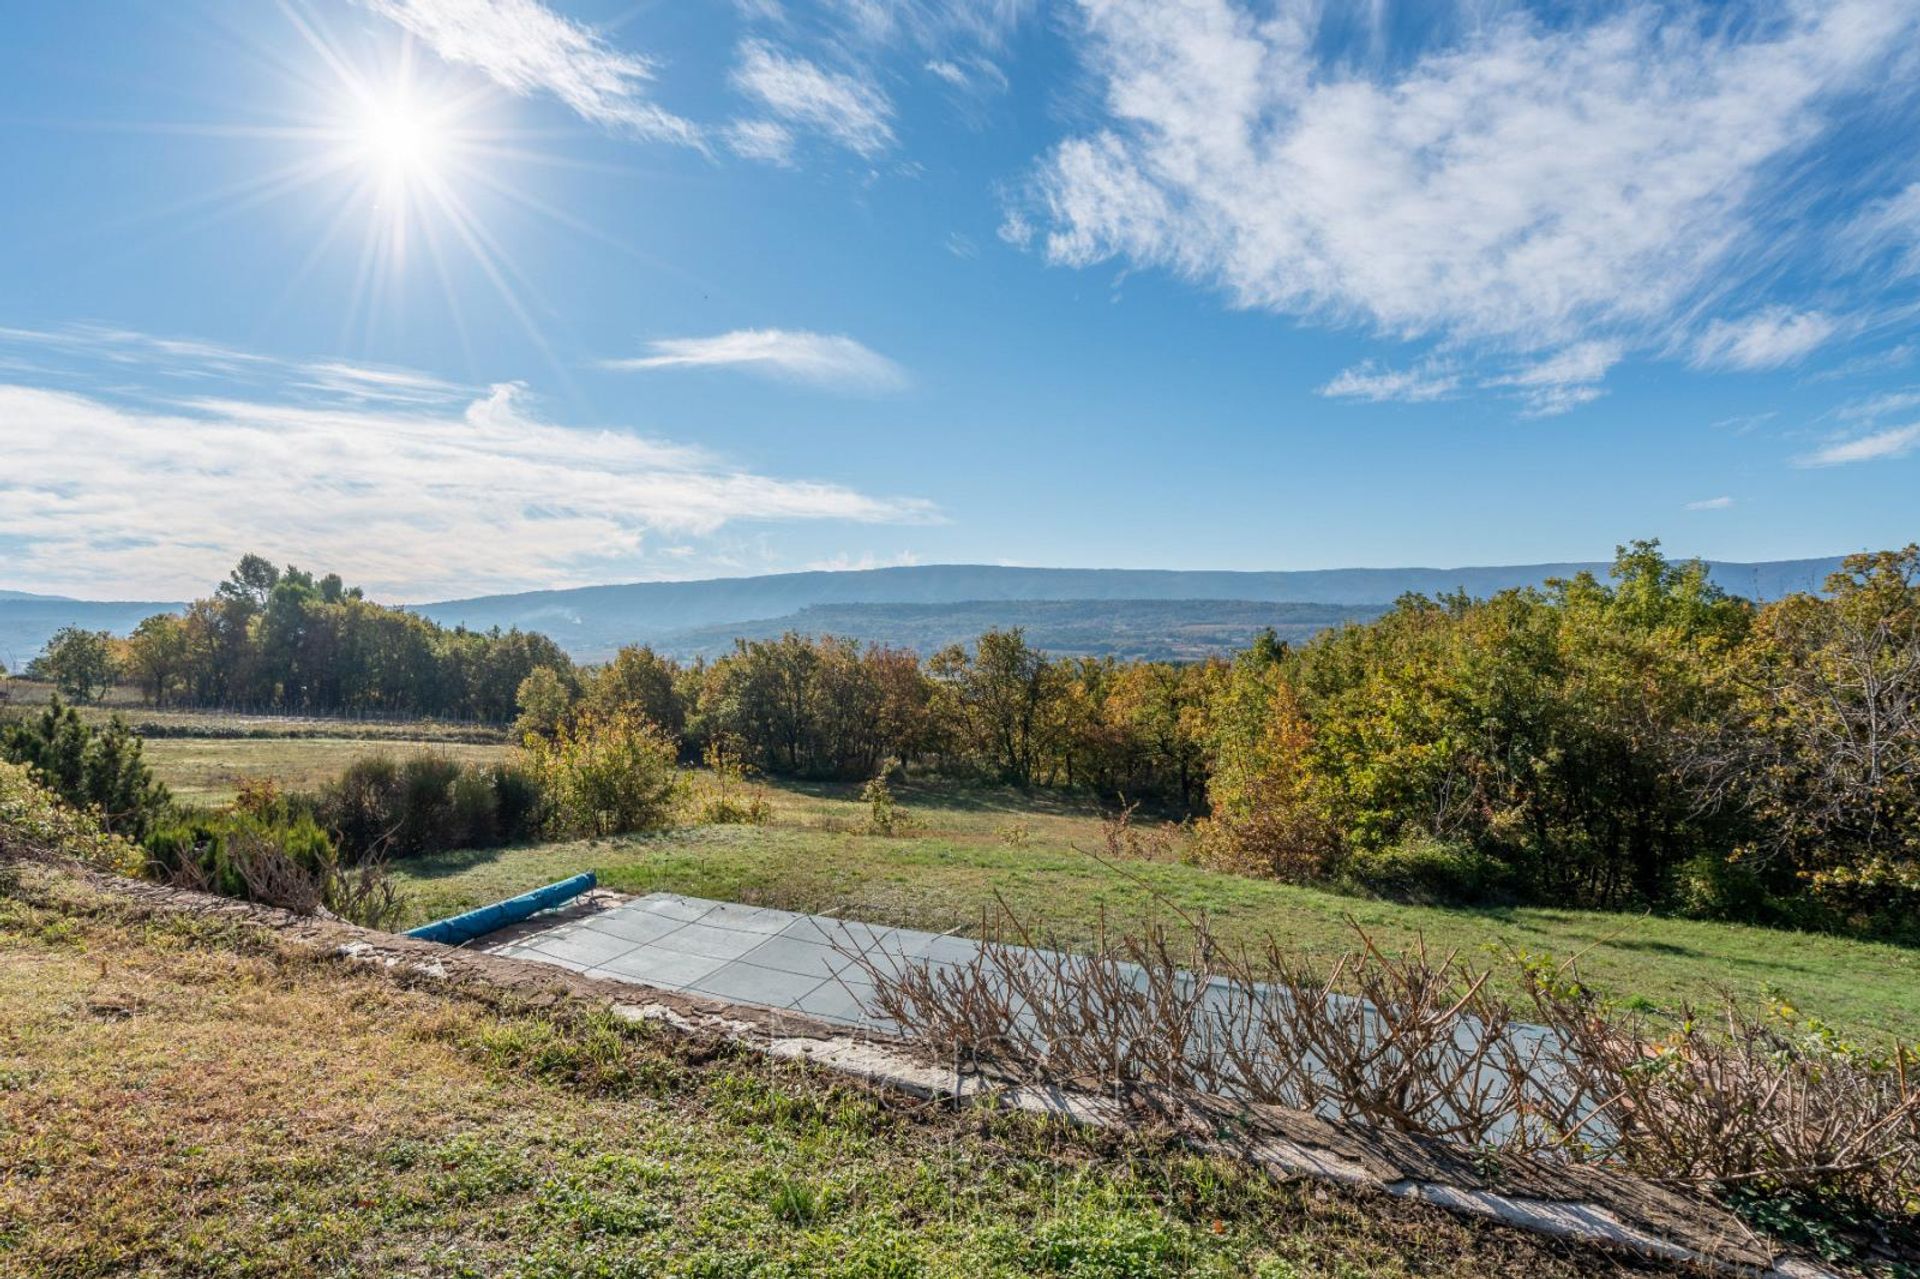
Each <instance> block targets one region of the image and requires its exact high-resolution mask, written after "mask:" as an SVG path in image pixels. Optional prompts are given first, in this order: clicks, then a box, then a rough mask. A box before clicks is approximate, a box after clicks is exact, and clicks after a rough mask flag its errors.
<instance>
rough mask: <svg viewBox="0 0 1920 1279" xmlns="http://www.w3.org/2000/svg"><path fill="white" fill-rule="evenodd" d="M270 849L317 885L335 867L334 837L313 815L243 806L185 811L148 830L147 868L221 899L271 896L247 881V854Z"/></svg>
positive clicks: (275, 902)
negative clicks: (261, 810)
mask: <svg viewBox="0 0 1920 1279" xmlns="http://www.w3.org/2000/svg"><path fill="white" fill-rule="evenodd" d="M263 848H264V849H270V850H271V851H272V852H273V853H275V854H277V855H278V856H279V857H281V858H284V859H285V860H286V862H287V863H289V864H290V865H291V866H292V867H294V868H296V870H297V871H298V872H300V873H302V874H304V875H306V876H310V877H312V878H313V879H314V880H315V882H316V883H317V882H318V881H319V880H320V879H322V878H324V877H325V876H326V875H328V874H329V873H330V872H331V871H332V870H333V869H334V867H335V853H334V846H333V841H332V840H331V839H329V838H328V837H327V832H326V831H325V830H323V829H321V827H320V825H319V824H318V823H317V822H315V821H314V820H313V818H312V817H310V816H308V815H306V814H304V813H302V814H288V813H285V812H281V813H276V814H262V813H257V812H249V811H246V810H245V809H242V808H238V807H236V808H230V809H220V810H210V809H185V810H181V811H179V812H177V813H175V814H173V815H172V816H171V817H170V818H168V819H167V820H166V821H163V822H161V823H160V824H158V825H156V826H155V827H154V829H153V830H152V831H150V832H148V835H147V838H146V849H147V854H148V857H149V859H150V860H149V869H150V870H151V871H152V872H153V873H155V874H156V875H158V876H159V877H160V878H163V879H168V880H171V881H173V882H175V883H180V884H184V885H186V886H189V887H194V888H199V889H203V890H204V891H207V892H212V893H218V894H219V895H220V896H222V897H237V898H241V899H243V900H265V901H267V902H268V904H269V905H275V906H281V905H291V903H289V902H285V901H273V900H269V898H268V897H267V896H266V895H263V894H262V893H261V892H259V891H258V889H257V886H256V885H254V884H250V883H249V872H250V871H251V870H252V869H253V866H252V864H251V862H250V860H249V859H250V858H255V857H258V856H259V855H260V854H261V852H262V850H263Z"/></svg>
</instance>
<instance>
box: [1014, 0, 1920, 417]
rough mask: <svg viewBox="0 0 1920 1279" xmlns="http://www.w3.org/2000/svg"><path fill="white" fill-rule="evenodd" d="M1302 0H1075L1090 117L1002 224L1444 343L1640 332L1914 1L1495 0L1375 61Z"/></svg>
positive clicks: (1674, 314) (1770, 342)
mask: <svg viewBox="0 0 1920 1279" xmlns="http://www.w3.org/2000/svg"><path fill="white" fill-rule="evenodd" d="M1321 12H1322V7H1321V6H1315V5H1310V4H1300V5H1289V4H1281V5H1278V6H1259V7H1258V8H1257V9H1256V8H1255V7H1253V6H1250V5H1247V4H1243V3H1241V2H1240V0H1186V2H1185V3H1181V4H1167V3H1162V2H1160V0H1081V4H1080V13H1081V15H1082V17H1083V19H1084V25H1085V34H1086V40H1085V43H1084V50H1085V54H1084V56H1085V60H1086V62H1087V66H1088V69H1089V71H1090V72H1091V73H1092V74H1093V76H1094V78H1095V81H1096V83H1097V84H1098V85H1099V87H1100V89H1101V91H1102V95H1103V106H1104V111H1105V119H1104V121H1103V122H1102V123H1101V124H1100V125H1098V126H1095V127H1092V128H1089V129H1087V130H1084V131H1082V132H1081V133H1079V134H1078V135H1076V136H1071V137H1069V138H1067V139H1066V140H1064V141H1062V142H1061V143H1059V144H1058V146H1057V147H1056V148H1055V149H1054V150H1053V151H1052V152H1051V153H1050V154H1048V155H1047V156H1046V157H1045V158H1044V160H1043V161H1042V163H1041V164H1040V165H1039V167H1038V169H1037V170H1036V172H1035V174H1034V177H1033V180H1032V182H1031V184H1030V186H1029V187H1028V188H1027V189H1026V190H1025V192H1024V194H1023V195H1022V196H1021V197H1020V198H1017V199H1016V200H1015V201H1014V202H1013V203H1012V206H1011V208H1010V211H1009V223H1008V227H1007V229H1006V232H1005V234H1006V235H1007V237H1008V238H1009V239H1010V240H1013V241H1014V242H1016V243H1017V242H1020V241H1021V240H1022V239H1023V238H1024V237H1025V235H1027V234H1031V233H1034V232H1037V235H1035V236H1034V239H1035V242H1036V243H1037V244H1038V245H1039V246H1040V248H1041V250H1042V251H1043V252H1044V253H1045V254H1046V256H1047V257H1048V259H1049V260H1051V261H1053V262H1055V263H1059V264H1064V265H1070V266H1087V265H1090V264H1093V263H1098V262H1102V261H1106V260H1110V259H1119V260H1122V261H1125V262H1128V263H1132V264H1136V265H1148V266H1154V267H1160V268H1164V269H1167V270H1169V271H1172V272H1174V273H1176V274H1178V275H1180V276H1182V277H1184V278H1187V279H1189V280H1192V281H1195V282H1198V283H1201V284H1204V285H1206V286H1209V287H1212V288H1216V289H1218V290H1220V291H1221V292H1223V293H1224V294H1225V295H1226V296H1227V297H1228V298H1229V299H1230V300H1231V302H1232V303H1233V304H1235V305H1237V306H1242V307H1252V308H1262V309H1267V310H1272V311H1276V312H1281V313H1286V314H1292V315H1299V316H1307V317H1311V318H1315V319H1319V320H1324V321H1329V322H1334V323H1358V324H1361V325H1364V326H1365V327H1367V328H1369V329H1371V330H1373V331H1375V332H1378V333H1382V334H1386V335H1389V336H1393V337H1397V338H1402V339H1412V338H1420V337H1436V336H1437V337H1440V338H1443V339H1445V340H1447V341H1448V342H1449V343H1450V344H1451V349H1452V350H1454V351H1456V352H1463V351H1466V350H1469V349H1473V348H1475V347H1480V348H1485V349H1488V350H1491V351H1492V352H1494V353H1496V354H1497V353H1511V352H1513V351H1516V350H1519V351H1531V350H1540V349H1549V348H1553V347H1566V346H1569V345H1572V344H1577V343H1582V342H1590V341H1595V340H1602V341H1618V342H1622V343H1625V344H1626V346H1628V347H1634V346H1642V345H1645V346H1663V345H1665V344H1666V343H1667V342H1668V341H1670V340H1671V335H1672V332H1673V331H1674V329H1675V328H1676V327H1677V326H1682V325H1684V324H1686V323H1687V322H1688V317H1689V316H1691V315H1694V314H1696V313H1697V309H1698V308H1700V307H1701V306H1703V305H1710V304H1711V303H1712V302H1713V301H1714V299H1717V298H1720V297H1723V296H1724V295H1726V294H1727V293H1728V292H1729V291H1730V290H1732V289H1733V288H1734V286H1736V285H1737V284H1739V283H1740V282H1741V280H1742V279H1743V278H1744V277H1742V276H1740V274H1739V273H1740V271H1741V269H1742V268H1743V267H1745V266H1747V265H1748V264H1749V263H1750V262H1754V261H1760V260H1764V258H1765V255H1764V254H1763V253H1751V254H1750V252H1749V251H1750V250H1754V249H1755V248H1756V245H1757V244H1758V243H1759V242H1760V241H1761V240H1762V236H1761V234H1760V232H1761V230H1762V229H1763V228H1764V227H1765V225H1766V224H1767V221H1768V219H1769V218H1770V217H1772V216H1774V214H1775V213H1776V212H1777V206H1778V205H1779V204H1780V203H1781V201H1783V200H1785V199H1787V198H1788V197H1790V196H1791V194H1792V192H1791V191H1782V190H1780V189H1778V188H1777V186H1776V185H1775V184H1773V182H1772V179H1773V178H1774V175H1775V174H1776V172H1777V171H1778V168H1779V166H1780V165H1781V163H1782V162H1783V161H1784V160H1785V159H1787V158H1788V157H1790V156H1794V155H1796V154H1798V153H1799V152H1801V151H1802V150H1803V149H1804V148H1805V147H1806V146H1807V145H1808V144H1810V143H1812V142H1813V141H1815V140H1816V139H1818V138H1820V137H1821V136H1822V134H1823V131H1824V130H1825V129H1826V128H1827V127H1828V123H1829V115H1828V112H1827V110H1826V108H1827V106H1828V103H1829V102H1830V101H1833V100H1836V99H1837V98H1838V96H1839V95H1840V94H1841V93H1843V92H1845V91H1847V90H1850V89H1854V88H1860V87H1865V86H1875V85H1876V81H1875V75H1876V72H1877V71H1878V70H1879V69H1880V68H1882V67H1883V66H1884V65H1885V64H1886V61H1887V59H1888V58H1889V57H1890V56H1892V54H1893V53H1894V52H1896V51H1897V50H1899V49H1900V48H1901V47H1902V45H1903V42H1904V41H1906V40H1908V39H1911V34H1912V31H1913V28H1914V27H1915V26H1916V24H1917V23H1920V9H1916V8H1915V6H1913V5H1912V4H1911V3H1909V2H1908V0H1837V2H1836V3H1831V4H1820V5H1813V4H1805V5H1788V6H1780V7H1779V8H1778V9H1777V10H1772V11H1770V16H1769V18H1768V20H1767V21H1764V22H1762V21H1757V20H1756V21H1753V22H1734V21H1726V22H1718V21H1709V20H1707V19H1706V17H1705V15H1704V14H1702V13H1699V12H1696V11H1695V10H1693V9H1691V8H1681V9H1679V10H1678V11H1677V12H1676V11H1661V10H1657V9H1656V8H1654V7H1652V6H1645V5H1636V6H1633V7H1631V8H1627V9H1625V10H1620V9H1616V8H1613V7H1605V6H1603V7H1601V8H1599V9H1598V10H1596V11H1595V12H1599V13H1601V14H1603V15H1605V16H1602V17H1600V18H1598V19H1596V20H1584V19H1576V20H1575V21H1573V22H1572V23H1571V24H1570V25H1565V26H1559V27H1553V26H1548V25H1545V24H1544V23H1542V22H1539V21H1537V20H1535V19H1533V18H1531V17H1529V16H1528V15H1527V14H1525V13H1523V12H1518V11H1509V12H1507V13H1505V14H1504V15H1502V16H1497V17H1495V18H1493V19H1490V20H1488V21H1486V22H1484V23H1479V24H1475V25H1473V26H1472V28H1471V29H1470V30H1469V31H1468V32H1467V33H1466V34H1464V35H1462V36H1461V37H1459V38H1458V39H1457V40H1455V41H1454V42H1453V43H1451V44H1446V45H1442V46H1436V47H1433V48H1430V49H1429V50H1427V51H1426V52H1424V53H1422V54H1419V55H1416V56H1414V57H1412V58H1411V59H1410V60H1408V61H1405V62H1402V63H1396V64H1395V69H1394V70H1392V71H1390V72H1387V71H1376V70H1369V69H1368V66H1367V64H1365V63H1362V64H1359V65H1356V64H1355V63H1354V62H1353V61H1352V60H1348V59H1341V60H1337V61H1330V60H1328V59H1327V58H1326V57H1325V56H1324V48H1325V44H1324V43H1323V41H1322V36H1323V34H1324V33H1323V31H1322V30H1321V28H1320V26H1319V25H1318V24H1319V17H1318V15H1319V14H1320V13H1321ZM1579 12H1583V13H1584V12H1587V11H1579ZM1374 65H1378V64H1374ZM1819 325H1820V321H1819V320H1814V319H1809V318H1805V317H1802V318H1800V319H1798V320H1797V321H1794V320H1783V321H1782V327H1781V331H1780V332H1777V333H1774V334H1772V335H1771V337H1770V338H1769V337H1766V336H1757V337H1755V338H1753V339H1752V341H1751V343H1750V344H1748V345H1746V346H1742V344H1741V343H1740V341H1739V339H1737V338H1736V339H1734V340H1732V341H1731V342H1728V343H1727V344H1726V345H1727V346H1728V352H1727V358H1729V359H1732V360H1739V359H1741V358H1743V357H1745V358H1748V359H1750V360H1752V361H1756V362H1757V361H1759V360H1761V359H1764V358H1767V356H1768V354H1771V355H1772V356H1773V357H1774V358H1780V359H1785V358H1789V356H1788V352H1789V348H1790V347H1792V346H1793V345H1794V344H1795V343H1798V345H1799V349H1800V350H1801V351H1804V350H1805V349H1810V346H1811V345H1814V344H1816V343H1815V341H1814V339H1815V337H1816V335H1819V336H1824V334H1820V333H1819ZM1720 341H1721V339H1719V338H1716V339H1715V345H1716V346H1717V345H1718V344H1719V343H1720ZM1595 393H1597V388H1595V387H1593V386H1592V385H1591V384H1589V383H1578V382H1566V383H1560V384H1553V385H1549V386H1548V387H1546V389H1545V390H1544V391H1543V397H1544V398H1543V401H1542V402H1543V404H1547V405H1551V403H1552V402H1554V399H1555V397H1557V398H1558V400H1559V401H1562V402H1564V401H1565V400H1567V399H1570V398H1578V397H1580V396H1590V395H1591V394H1595Z"/></svg>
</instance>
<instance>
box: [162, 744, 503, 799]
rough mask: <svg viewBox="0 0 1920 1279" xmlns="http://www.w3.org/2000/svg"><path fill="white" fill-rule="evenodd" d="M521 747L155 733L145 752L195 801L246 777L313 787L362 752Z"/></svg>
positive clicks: (221, 795)
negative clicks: (160, 734) (166, 735)
mask: <svg viewBox="0 0 1920 1279" xmlns="http://www.w3.org/2000/svg"><path fill="white" fill-rule="evenodd" d="M517 749H518V748H517V747H512V746H506V745H482V744H477V743H470V742H443V741H431V740H429V741H407V740H383V741H368V740H366V739H362V738H342V737H284V738H282V737H237V738H215V737H151V738H148V739H147V743H146V747H145V753H146V758H147V761H148V762H149V763H150V764H152V766H153V770H154V773H155V775H156V776H158V777H159V778H160V780H161V781H163V782H165V783H166V784H167V787H168V789H169V790H171V791H172V792H173V795H174V797H175V798H176V799H182V800H187V801H190V802H192V803H196V804H222V803H226V802H227V801H228V800H231V799H232V798H233V796H234V794H235V792H236V791H237V790H238V788H239V784H240V782H241V781H242V780H243V779H246V778H260V777H272V778H275V779H276V780H278V781H279V782H280V783H281V785H282V786H284V787H286V788H288V789H291V790H312V789H314V788H315V787H317V786H319V785H320V783H322V782H324V781H326V780H328V779H329V778H332V777H336V776H338V775H339V774H340V772H341V770H342V769H344V768H345V767H346V766H347V765H348V764H350V763H351V762H353V761H354V760H356V759H358V758H360V757H361V756H362V755H370V754H374V753H377V752H380V751H386V752H389V753H395V754H403V753H406V752H408V751H412V750H433V751H435V752H438V753H440V754H443V755H449V756H452V757H453V758H455V759H458V760H462V761H467V762H472V763H491V762H493V761H494V760H498V759H505V758H507V757H508V756H509V755H511V754H513V753H514V752H515V751H516V750H517Z"/></svg>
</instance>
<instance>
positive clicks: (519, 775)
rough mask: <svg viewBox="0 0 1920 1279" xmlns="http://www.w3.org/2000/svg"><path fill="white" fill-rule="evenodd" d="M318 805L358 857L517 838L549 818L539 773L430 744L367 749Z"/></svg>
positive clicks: (530, 833)
mask: <svg viewBox="0 0 1920 1279" xmlns="http://www.w3.org/2000/svg"><path fill="white" fill-rule="evenodd" d="M313 807H314V810H315V813H316V815H317V817H318V819H319V821H320V823H321V824H322V825H323V826H325V827H326V828H327V829H328V830H329V831H331V832H333V835H334V838H335V839H336V840H337V841H338V842H339V845H340V850H341V852H342V853H344V854H345V855H346V856H347V857H348V858H349V860H355V861H357V860H361V859H364V858H368V857H388V856H391V857H417V856H420V855H422V854H426V853H437V852H443V851H445V850H447V849H450V848H489V847H493V846H496V845H499V844H503V843H513V842H516V841H519V840H524V839H529V838H532V837H533V836H534V835H536V834H537V833H538V832H539V830H540V827H541V825H542V823H543V821H544V817H545V804H544V802H543V798H542V792H541V786H540V782H539V779H538V778H537V777H535V776H534V775H532V774H531V773H529V772H527V771H526V770H525V769H522V768H519V767H517V766H515V765H512V764H504V763H503V764H494V765H491V766H488V767H475V766H473V765H463V764H461V763H460V762H459V761H457V760H454V759H451V758H449V757H447V756H445V755H440V754H436V753H434V752H432V751H421V752H418V753H416V754H412V755H408V756H405V757H403V758H400V759H395V758H394V757H393V756H391V755H385V754H375V755H365V756H362V757H361V758H359V759H357V760H355V761H353V763H351V764H349V765H348V766H347V768H346V769H345V770H344V771H343V772H342V773H341V774H340V776H339V777H337V778H335V779H334V780H333V781H331V782H329V783H327V784H326V785H325V786H324V787H322V788H321V791H320V793H319V795H318V796H317V797H316V798H315V799H314V801H313Z"/></svg>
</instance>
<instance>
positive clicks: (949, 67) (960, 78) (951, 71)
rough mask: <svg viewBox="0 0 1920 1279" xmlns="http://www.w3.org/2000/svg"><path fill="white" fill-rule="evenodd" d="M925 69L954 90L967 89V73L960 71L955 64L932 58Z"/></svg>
mask: <svg viewBox="0 0 1920 1279" xmlns="http://www.w3.org/2000/svg"><path fill="white" fill-rule="evenodd" d="M926 69H927V71H928V72H930V73H931V74H933V75H936V76H938V77H939V78H940V79H942V80H945V81H946V82H947V83H948V84H950V85H952V86H953V87H954V88H956V89H964V88H966V87H967V84H968V83H969V82H968V80H967V73H966V72H964V71H962V70H961V69H960V68H959V67H958V66H956V65H955V64H953V63H951V62H949V61H947V60H946V59H945V58H934V59H933V60H932V61H930V62H928V63H927V67H926Z"/></svg>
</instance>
